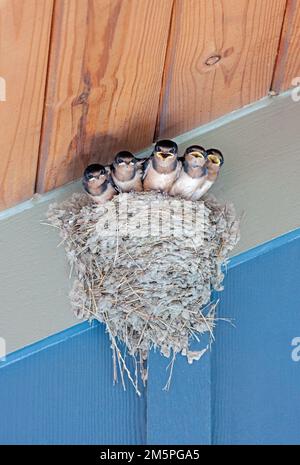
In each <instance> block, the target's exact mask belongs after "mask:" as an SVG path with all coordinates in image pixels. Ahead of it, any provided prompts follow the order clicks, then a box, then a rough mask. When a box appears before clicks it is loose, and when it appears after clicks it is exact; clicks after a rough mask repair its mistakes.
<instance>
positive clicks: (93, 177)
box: [82, 164, 117, 204]
mask: <svg viewBox="0 0 300 465" xmlns="http://www.w3.org/2000/svg"><path fill="white" fill-rule="evenodd" d="M82 184H83V187H84V190H85V191H86V192H87V193H88V195H89V196H90V197H91V198H92V199H93V201H94V202H96V203H99V204H103V203H105V202H107V201H108V200H111V199H112V198H113V197H114V196H115V195H116V194H117V191H116V189H115V187H114V186H113V182H112V179H111V178H110V176H109V174H108V173H107V170H106V169H105V167H104V166H102V165H99V164H93V165H89V166H88V167H87V168H86V169H85V171H84V173H83V179H82Z"/></svg>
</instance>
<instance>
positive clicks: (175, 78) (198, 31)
mask: <svg viewBox="0 0 300 465" xmlns="http://www.w3.org/2000/svg"><path fill="white" fill-rule="evenodd" d="M284 9H285V0H264V1H263V2H262V1H260V0H259V1H257V0H250V1H249V0H240V1H239V2H237V1H236V0H223V1H222V0H204V1H199V0H189V1H185V0H175V6H174V14H173V21H172V28H171V35H170V42H169V46H168V53H167V61H166V69H165V73H164V83H163V92H162V98H161V104H160V115H159V119H158V126H157V131H156V134H157V136H167V137H171V136H174V135H177V134H180V133H182V132H185V131H188V130H190V129H192V128H194V127H196V126H199V125H201V124H203V123H206V122H207V121H210V120H213V119H215V118H217V117H218V116H220V115H223V114H225V113H228V112H231V111H232V110H234V109H237V108H240V107H242V106H244V105H246V104H248V103H250V102H253V101H255V100H258V99H259V98H261V97H263V96H265V95H267V93H268V91H269V89H270V84H271V81H272V75H273V68H274V63H275V59H276V54H277V48H278V43H279V38H280V33H281V26H282V21H283V15H284ZM218 57H219V58H220V59H219V61H218V62H216V63H215V64H213V63H214V61H217V59H218Z"/></svg>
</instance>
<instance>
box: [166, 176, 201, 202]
mask: <svg viewBox="0 0 300 465" xmlns="http://www.w3.org/2000/svg"><path fill="white" fill-rule="evenodd" d="M204 180H205V176H201V177H200V178H192V177H191V176H189V175H188V174H187V173H186V172H185V171H184V170H181V174H180V176H179V178H178V179H177V181H176V182H175V183H174V185H173V186H172V189H171V191H170V194H171V195H180V196H182V197H184V198H185V199H191V197H192V195H193V193H194V192H195V191H196V190H197V189H199V187H201V186H202V184H203V182H204Z"/></svg>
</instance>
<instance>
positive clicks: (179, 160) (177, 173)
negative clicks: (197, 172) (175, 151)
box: [175, 158, 182, 180]
mask: <svg viewBox="0 0 300 465" xmlns="http://www.w3.org/2000/svg"><path fill="white" fill-rule="evenodd" d="M181 160H182V159H181V158H179V159H178V162H177V167H176V178H175V180H176V179H178V178H179V176H180V173H181V168H182V161H181Z"/></svg>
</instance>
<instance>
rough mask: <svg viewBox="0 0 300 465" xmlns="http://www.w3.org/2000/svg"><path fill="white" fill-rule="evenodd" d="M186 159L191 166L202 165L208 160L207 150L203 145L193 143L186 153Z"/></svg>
mask: <svg viewBox="0 0 300 465" xmlns="http://www.w3.org/2000/svg"><path fill="white" fill-rule="evenodd" d="M184 160H185V162H186V163H187V164H188V165H189V166H191V167H194V168H196V167H198V166H200V167H202V166H204V165H205V162H206V151H205V149H204V148H203V147H201V145H191V146H190V147H188V148H187V149H186V151H185V153H184Z"/></svg>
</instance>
